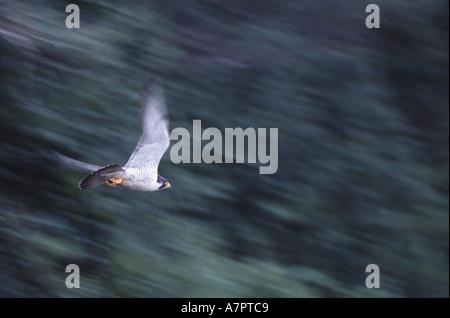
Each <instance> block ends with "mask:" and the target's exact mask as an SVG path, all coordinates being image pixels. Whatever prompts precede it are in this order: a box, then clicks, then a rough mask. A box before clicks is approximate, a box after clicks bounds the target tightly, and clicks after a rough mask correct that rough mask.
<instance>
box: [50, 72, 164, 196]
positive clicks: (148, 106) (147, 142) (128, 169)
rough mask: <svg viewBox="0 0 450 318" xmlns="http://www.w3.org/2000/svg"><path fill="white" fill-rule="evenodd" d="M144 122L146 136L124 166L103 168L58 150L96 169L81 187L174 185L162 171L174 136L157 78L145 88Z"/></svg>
mask: <svg viewBox="0 0 450 318" xmlns="http://www.w3.org/2000/svg"><path fill="white" fill-rule="evenodd" d="M141 121H142V127H143V133H142V137H141V139H140V140H139V142H138V144H137V146H136V148H135V149H134V151H133V153H132V154H131V156H130V158H129V159H128V162H127V163H126V164H125V166H124V167H123V168H122V167H120V166H119V165H110V166H106V167H100V166H97V165H92V164H89V163H85V162H82V161H78V160H75V159H72V158H69V157H67V156H64V155H62V154H59V153H57V156H58V157H59V158H60V159H62V160H64V161H65V162H67V163H69V164H71V165H74V166H77V167H80V168H84V169H87V170H90V171H93V172H92V173H91V174H90V175H88V176H87V177H85V178H84V179H83V180H81V181H80V184H79V188H80V189H90V188H93V187H96V186H99V185H102V184H104V183H106V184H107V185H109V186H115V187H123V188H129V189H133V190H139V191H155V190H160V189H167V188H170V187H171V186H170V184H169V182H168V181H167V180H166V179H165V178H163V177H161V176H160V175H159V174H158V166H159V162H160V161H161V158H162V156H163V155H164V153H165V152H166V150H167V148H168V147H169V144H170V136H169V119H168V117H167V108H166V102H165V97H164V92H163V89H162V87H161V86H160V85H159V84H158V83H157V82H156V81H155V80H154V79H152V80H151V81H150V82H149V83H148V84H147V86H146V88H145V90H144V96H143V100H142V105H141Z"/></svg>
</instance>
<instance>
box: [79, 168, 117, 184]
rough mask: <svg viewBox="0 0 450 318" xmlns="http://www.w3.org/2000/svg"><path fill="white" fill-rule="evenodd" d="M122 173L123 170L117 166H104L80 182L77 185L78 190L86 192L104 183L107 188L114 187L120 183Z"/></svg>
mask: <svg viewBox="0 0 450 318" xmlns="http://www.w3.org/2000/svg"><path fill="white" fill-rule="evenodd" d="M124 172H125V170H123V169H122V168H121V167H120V166H119V165H110V166H106V167H104V168H101V169H99V170H97V171H95V172H92V173H91V174H90V175H88V176H87V177H85V178H84V179H83V180H81V181H80V183H79V184H78V188H80V189H81V190H86V189H91V188H94V187H98V186H100V185H102V184H105V183H106V184H107V185H109V186H116V185H118V184H120V183H121V182H122V180H123V175H124Z"/></svg>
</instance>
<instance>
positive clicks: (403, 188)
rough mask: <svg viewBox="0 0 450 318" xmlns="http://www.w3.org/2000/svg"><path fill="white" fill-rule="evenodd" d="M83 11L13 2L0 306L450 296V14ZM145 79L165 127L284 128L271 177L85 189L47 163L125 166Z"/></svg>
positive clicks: (269, 8)
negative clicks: (372, 17) (371, 24)
mask: <svg viewBox="0 0 450 318" xmlns="http://www.w3.org/2000/svg"><path fill="white" fill-rule="evenodd" d="M70 2H72V1H66V3H63V2H62V1H58V2H55V1H49V0H47V1H46V0H41V1H14V2H11V1H0V54H1V55H0V63H1V65H0V67H1V70H0V76H1V78H0V80H1V86H0V87H1V89H0V92H1V96H0V101H1V108H0V115H1V125H0V130H1V140H0V145H1V148H0V155H1V156H0V175H1V178H2V180H1V183H0V184H1V185H0V187H1V193H0V204H1V209H0V242H1V244H0V281H1V283H0V296H13V297H22V296H39V297H53V296H57V297H59V296H62V297H72V296H87V297H102V296H106V297H118V296H132V297H133V296H137V297H140V296H142V297H179V296H184V297H191V296H192V297H196V296H200V297H210V296H216V297H222V296H227V297H241V296H251V297H262V296H270V297H323V296H332V297H334V296H344V297H348V296H351V297H352V296H356V297H366V296H367V297H391V296H393V297H407V296H421V297H422V296H425V297H428V296H430V297H436V296H445V297H448V295H449V286H448V275H449V266H448V250H449V249H448V247H449V246H448V239H449V236H448V230H449V225H448V219H449V214H448V210H449V199H448V194H449V187H448V184H449V183H448V180H449V169H448V168H449V160H448V158H449V156H448V155H449V148H448V146H449V142H448V136H449V129H448V128H449V125H448V123H449V102H448V59H449V55H448V54H449V53H448V52H449V51H448V13H449V12H448V2H447V1H443V0H442V1H433V2H425V1H422V2H415V3H414V4H412V3H411V2H410V1H401V0H397V1H383V0H379V1H376V3H377V4H378V5H379V6H380V10H381V28H380V29H367V28H366V27H365V18H366V16H367V13H365V6H366V5H367V4H368V3H366V2H364V1H312V0H306V1H259V0H258V1H257V0H246V1H240V0H230V1H216V0H209V1H191V2H189V3H188V2H186V1H181V0H171V1H163V2H162V1H148V2H144V1H113V2H111V1H96V2H95V3H91V2H89V1H77V2H76V3H77V4H78V5H79V7H80V10H81V28H80V29H67V28H66V27H65V19H66V16H67V15H68V13H66V12H65V7H66V5H67V4H69V3H70ZM151 76H157V77H158V78H159V79H160V81H161V82H162V84H163V86H164V87H165V91H166V95H167V101H168V107H169V115H170V120H171V129H173V128H175V127H185V128H187V129H188V130H189V131H191V130H192V120H193V119H201V120H202V126H203V128H207V127H217V128H219V129H220V130H221V131H224V129H225V128H226V127H231V128H234V127H242V128H247V127H254V128H263V127H265V128H270V127H277V128H279V169H278V172H277V173H276V174H274V175H259V174H258V164H210V165H208V164H204V163H202V164H179V165H175V164H173V163H172V162H171V161H170V157H169V152H170V148H169V151H168V152H167V153H166V155H165V156H164V158H163V160H162V162H161V165H160V173H161V174H162V175H163V176H165V177H167V178H168V179H169V180H170V182H171V184H172V186H173V188H172V189H171V190H170V191H160V192H153V193H140V192H133V191H127V190H118V189H111V188H107V187H101V188H96V189H94V190H91V191H83V192H82V191H80V190H78V189H77V187H76V185H77V183H78V181H79V180H80V179H81V178H82V177H83V176H84V175H85V174H84V173H83V172H79V171H73V170H71V169H70V168H68V167H67V166H64V165H61V164H60V163H58V162H57V161H56V160H55V158H53V156H52V151H55V150H56V151H59V152H62V153H64V154H66V155H69V156H72V157H74V158H77V159H79V160H83V161H87V162H92V163H95V164H105V165H106V164H109V163H118V164H124V163H125V162H126V160H127V158H128V155H129V154H130V153H131V152H132V150H133V149H134V147H135V145H136V143H137V141H138V138H139V136H140V133H141V128H140V126H139V119H138V114H139V106H138V105H139V102H140V94H141V87H142V85H143V84H144V83H145V82H146V81H147V80H148V79H149V78H150V77H151ZM173 143H174V142H172V144H173ZM71 263H75V264H77V265H79V267H80V270H81V288H80V289H67V288H66V286H65V279H66V275H68V274H67V273H65V267H66V266H67V265H68V264H71ZM368 264H377V265H378V266H379V267H380V271H381V288H380V289H368V288H366V286H365V279H366V276H367V275H368V274H367V273H365V268H366V266H367V265H368Z"/></svg>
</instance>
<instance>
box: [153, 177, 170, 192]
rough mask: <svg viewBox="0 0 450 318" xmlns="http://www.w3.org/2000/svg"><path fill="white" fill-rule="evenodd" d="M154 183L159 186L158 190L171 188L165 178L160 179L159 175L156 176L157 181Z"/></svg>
mask: <svg viewBox="0 0 450 318" xmlns="http://www.w3.org/2000/svg"><path fill="white" fill-rule="evenodd" d="M156 182H157V183H158V186H159V187H158V190H162V189H170V188H171V187H172V186H171V185H170V183H169V181H167V180H166V178H164V177H161V176H160V175H158V180H156Z"/></svg>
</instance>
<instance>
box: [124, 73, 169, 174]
mask: <svg viewBox="0 0 450 318" xmlns="http://www.w3.org/2000/svg"><path fill="white" fill-rule="evenodd" d="M141 110H142V114H141V120H142V127H143V134H142V137H141V139H140V140H139V142H138V144H137V146H136V149H134V151H133V153H132V154H131V156H130V159H128V162H127V164H126V165H125V167H124V168H125V169H127V168H139V169H149V170H151V171H152V172H156V170H157V169H158V165H159V161H160V160H161V158H162V156H163V155H164V153H165V152H166V150H167V148H168V147H169V144H170V136H169V119H168V116H167V107H166V101H165V97H164V92H163V89H162V87H161V86H160V85H159V84H158V83H157V82H156V80H155V79H152V80H150V82H149V83H148V84H147V86H146V88H145V91H144V97H143V100H142V108H141Z"/></svg>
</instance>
